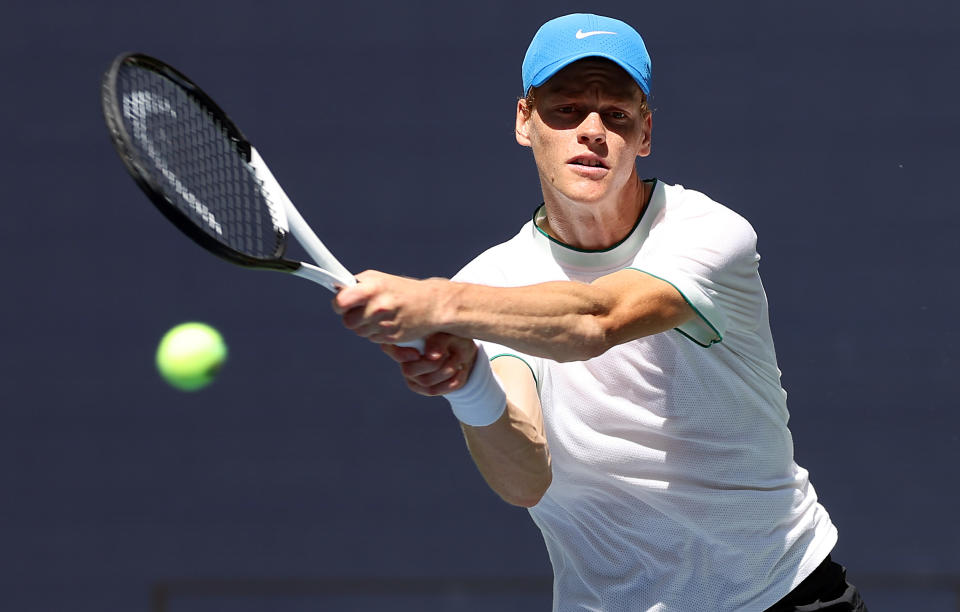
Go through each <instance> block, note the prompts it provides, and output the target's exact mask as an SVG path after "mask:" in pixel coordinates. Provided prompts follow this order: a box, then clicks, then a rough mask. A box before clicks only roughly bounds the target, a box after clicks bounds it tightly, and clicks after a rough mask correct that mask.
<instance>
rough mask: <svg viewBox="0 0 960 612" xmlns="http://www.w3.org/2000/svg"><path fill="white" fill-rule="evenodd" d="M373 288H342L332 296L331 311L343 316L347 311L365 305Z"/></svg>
mask: <svg viewBox="0 0 960 612" xmlns="http://www.w3.org/2000/svg"><path fill="white" fill-rule="evenodd" d="M372 289H373V287H372V286H371V285H359V284H358V285H354V286H352V287H344V288H343V289H341V290H340V291H338V292H337V293H336V295H334V296H333V301H332V303H333V310H334V311H335V312H336V313H337V314H343V313H345V312H346V311H348V310H351V309H353V308H357V307H358V306H362V305H364V304H366V303H367V302H368V301H369V300H370V296H371V295H372Z"/></svg>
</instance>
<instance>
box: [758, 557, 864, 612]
mask: <svg viewBox="0 0 960 612" xmlns="http://www.w3.org/2000/svg"><path fill="white" fill-rule="evenodd" d="M817 610H825V611H826V610H829V611H830V612H867V606H866V605H864V603H863V599H862V598H861V597H860V592H859V591H857V587H855V586H853V585H852V584H850V583H849V582H847V570H846V568H845V567H843V566H842V565H840V564H839V563H835V562H834V561H833V559H831V558H830V555H827V558H826V559H824V561H823V563H821V564H820V565H819V566H818V567H817V569H815V570H813V573H812V574H810V575H809V576H807V577H806V578H804V580H803V582H801V583H800V584H798V585H797V586H796V588H794V589H793V590H792V591H790V592H789V593H787V596H786V597H784V598H783V599H781V600H780V601H778V602H777V603H775V604H774V605H773V606H772V607H770V608H768V609H767V612H814V611H817Z"/></svg>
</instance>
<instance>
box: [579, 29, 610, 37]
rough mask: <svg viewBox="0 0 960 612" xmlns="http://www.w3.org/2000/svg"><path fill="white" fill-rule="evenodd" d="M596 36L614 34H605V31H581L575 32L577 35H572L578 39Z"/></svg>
mask: <svg viewBox="0 0 960 612" xmlns="http://www.w3.org/2000/svg"><path fill="white" fill-rule="evenodd" d="M597 34H616V32H607V31H605V30H594V31H592V32H584V31H583V30H577V33H576V34H574V36H576V37H577V38H578V39H580V38H586V37H587V36H596V35H597Z"/></svg>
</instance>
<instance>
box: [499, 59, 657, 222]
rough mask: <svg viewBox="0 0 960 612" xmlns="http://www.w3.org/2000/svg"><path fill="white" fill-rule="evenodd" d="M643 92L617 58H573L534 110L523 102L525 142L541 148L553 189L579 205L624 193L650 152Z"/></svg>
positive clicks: (520, 126) (547, 186) (541, 167)
mask: <svg viewBox="0 0 960 612" xmlns="http://www.w3.org/2000/svg"><path fill="white" fill-rule="evenodd" d="M642 100H643V92H642V91H641V90H640V87H639V86H637V84H636V82H635V81H634V80H633V79H632V78H630V75H629V74H627V73H626V72H625V71H624V70H623V69H622V68H620V67H619V66H617V65H616V64H614V63H613V62H610V61H607V60H603V59H599V58H588V59H583V60H580V61H577V62H574V63H573V64H570V65H569V66H567V67H566V68H564V69H563V70H561V71H560V72H558V73H557V74H555V75H554V76H553V77H551V78H550V80H548V81H547V82H546V83H544V84H543V85H541V86H540V87H538V88H537V89H536V91H535V103H534V108H533V109H532V111H530V110H529V109H527V108H526V101H525V100H520V102H519V104H518V105H517V126H516V129H517V142H519V143H520V144H522V145H524V146H528V147H532V148H533V155H534V159H536V162H537V169H538V171H539V173H540V182H541V183H542V185H543V189H544V192H545V194H544V195H547V194H546V192H547V191H552V192H553V193H554V195H558V196H561V197H563V198H565V199H568V200H572V201H574V202H579V203H584V204H587V203H591V202H596V201H599V200H601V199H603V198H605V197H607V196H610V195H616V194H618V193H619V191H620V189H621V188H623V186H624V185H625V184H626V183H627V181H628V180H629V179H630V177H631V175H632V174H633V172H634V162H635V160H636V158H637V156H641V157H644V156H647V155H649V154H650V132H651V119H650V114H649V113H646V114H643V113H642V112H641V108H642V106H641V103H642Z"/></svg>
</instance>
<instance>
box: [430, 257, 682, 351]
mask: <svg viewBox="0 0 960 612" xmlns="http://www.w3.org/2000/svg"><path fill="white" fill-rule="evenodd" d="M442 293H443V295H444V299H443V300H442V301H441V307H440V312H441V314H440V319H441V325H442V329H443V330H444V331H447V332H449V333H452V334H456V335H459V336H465V337H470V338H477V339H480V340H487V341H490V342H496V343H498V344H504V345H507V346H510V347H512V348H515V349H517V350H519V351H522V352H524V353H527V354H529V355H536V356H539V357H547V358H549V359H553V360H554V361H577V360H584V359H589V358H591V357H595V356H597V355H600V354H602V353H604V352H605V351H606V350H608V349H609V348H611V347H612V346H616V345H617V344H621V343H623V342H626V341H629V340H632V339H634V338H638V337H642V336H647V335H651V334H655V333H660V332H662V331H666V330H668V329H671V328H673V327H676V326H677V325H680V324H681V323H683V322H684V321H686V320H687V319H688V318H689V317H690V316H692V310H691V309H690V307H689V305H687V304H686V302H685V300H683V298H682V296H681V295H680V294H679V293H678V292H677V291H676V290H675V289H674V288H673V287H671V286H670V285H668V284H667V283H665V282H663V281H660V280H659V279H656V278H653V277H650V276H648V275H645V274H643V273H640V272H637V271H621V272H617V273H614V274H612V275H609V276H606V277H602V278H600V279H598V280H597V281H595V282H593V283H590V284H587V283H579V282H573V281H557V282H548V283H540V284H537V285H529V286H525V287H506V288H505V287H489V286H484V285H474V284H469V283H452V282H451V283H449V284H448V286H446V287H444V288H443V291H442Z"/></svg>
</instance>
